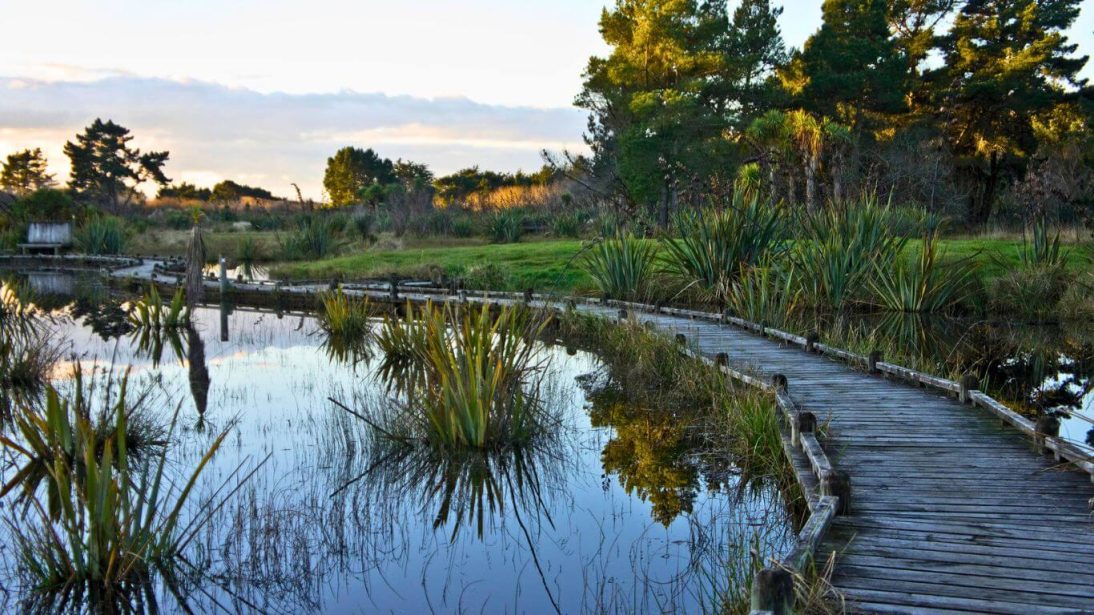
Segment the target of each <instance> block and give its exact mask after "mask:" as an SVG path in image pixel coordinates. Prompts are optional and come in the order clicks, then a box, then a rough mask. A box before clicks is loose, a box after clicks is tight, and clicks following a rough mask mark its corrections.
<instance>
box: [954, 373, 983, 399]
mask: <svg viewBox="0 0 1094 615" xmlns="http://www.w3.org/2000/svg"><path fill="white" fill-rule="evenodd" d="M958 385H959V386H960V390H959V391H958V393H957V398H958V399H959V400H961V403H963V404H971V403H972V392H973V391H975V390H976V389H978V388H980V383H979V382H977V380H976V376H973V375H972V374H965V375H964V376H961V380H960V382H958Z"/></svg>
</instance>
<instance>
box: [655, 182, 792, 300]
mask: <svg viewBox="0 0 1094 615" xmlns="http://www.w3.org/2000/svg"><path fill="white" fill-rule="evenodd" d="M741 194H742V193H741V192H738V193H737V196H735V198H734V200H733V202H732V203H730V204H729V205H728V206H727V207H725V208H722V209H710V210H706V211H702V212H698V213H696V212H692V211H685V212H681V213H680V214H678V215H677V216H676V218H675V227H676V237H673V238H671V239H666V240H664V241H663V242H662V246H663V250H664V255H665V267H666V269H667V271H668V272H669V273H670V274H671V275H673V276H675V277H676V278H677V279H678V280H680V282H681V283H683V284H684V285H687V286H693V287H696V288H697V289H698V290H699V291H701V292H702V293H706V294H707V295H708V296H709V295H711V294H712V293H715V292H717V291H718V290H719V289H722V288H725V287H727V286H729V284H730V283H732V282H733V281H734V280H736V279H737V277H738V276H739V275H741V272H742V271H743V270H746V269H747V268H748V267H751V266H752V265H755V264H756V263H758V262H759V261H760V260H761V259H762V258H763V257H764V256H765V255H770V254H778V253H779V252H781V250H782V249H783V248H782V239H783V234H784V226H785V223H784V220H783V216H782V212H781V211H780V210H779V208H778V207H774V206H772V205H770V204H768V203H766V202H762V201H760V199H759V198H757V197H755V196H753V197H752V198H750V199H748V200H747V201H745V200H744V197H743V196H740V195H741Z"/></svg>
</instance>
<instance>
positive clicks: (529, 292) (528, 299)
mask: <svg viewBox="0 0 1094 615" xmlns="http://www.w3.org/2000/svg"><path fill="white" fill-rule="evenodd" d="M535 294H536V292H535V289H534V288H525V289H524V304H525V305H528V304H530V303H532V297H533V296H534V295H535Z"/></svg>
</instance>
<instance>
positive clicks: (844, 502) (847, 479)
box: [820, 470, 851, 515]
mask: <svg viewBox="0 0 1094 615" xmlns="http://www.w3.org/2000/svg"><path fill="white" fill-rule="evenodd" d="M820 486H821V495H832V496H835V497H837V498H839V505H838V506H837V507H836V514H837V515H849V514H851V476H850V475H849V474H848V473H847V472H845V471H843V470H830V471H828V472H826V473H825V474H824V476H822V477H821V485H820Z"/></svg>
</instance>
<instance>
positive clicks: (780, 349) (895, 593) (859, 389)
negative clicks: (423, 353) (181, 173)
mask: <svg viewBox="0 0 1094 615" xmlns="http://www.w3.org/2000/svg"><path fill="white" fill-rule="evenodd" d="M138 271H140V272H141V273H143V271H144V270H138V269H121V270H118V271H116V272H115V274H114V275H116V276H121V277H137V278H141V277H143V276H142V275H141V273H137V272H138ZM162 281H163V280H162V278H161V282H162ZM221 284H222V285H223V286H220V285H217V284H211V285H210V288H211V289H213V290H216V289H217V288H226V286H227V284H228V283H227V281H223V282H221ZM392 286H393V287H392V288H384V287H383V286H381V285H371V286H369V285H360V286H357V287H347V288H346V292H347V293H354V294H368V295H369V296H372V297H374V298H376V299H387V300H389V301H400V302H402V301H406V300H411V301H425V300H427V299H432V300H434V301H497V302H525V303H529V304H532V305H538V306H543V307H549V308H555V309H573V310H577V311H579V312H582V313H587V314H591V315H596V316H600V317H604V318H610V319H615V318H621V317H627V318H636V319H639V320H641V321H645V322H650V323H652V324H653V325H654V326H656V327H657V328H658V329H660V330H662V331H664V332H666V333H668V334H670V335H675V336H677V339H678V340H680V341H681V343H682V344H684V345H685V346H686V348H687V349H688V351H689V352H691V353H693V354H694V355H695V356H696V357H699V358H702V359H703V360H705V361H707V362H709V363H711V364H712V365H716V366H718V367H719V368H720V369H723V370H724V371H726V372H727V373H729V374H731V375H732V376H734V377H735V378H738V379H740V380H743V381H745V382H748V383H750V384H754V385H757V386H761V387H765V388H769V389H772V390H774V392H775V394H776V398H777V400H778V405H779V407H780V408H781V410H782V412H783V415H784V416H783V425H784V427H785V433H784V442H783V444H784V448H785V450H786V452H787V454H788V455H789V457H790V459H791V460H792V461H793V465H794V468H795V471H796V473H797V476H798V479H799V482H800V483H801V484H802V487H803V491H804V493H805V494H806V498H807V501H808V504H809V508H810V511H811V515H810V518H809V520H808V522H807V523H806V524H805V527H804V528H803V529H802V531H801V534H800V537H799V541H798V544H797V545H795V547H794V549H793V550H792V551H791V552H790V553H787V554H784V556H783V557H780V558H778V560H777V561H774V562H772V563H771V566H769V567H768V568H766V569H765V570H764V571H762V572H761V573H760V574H759V575H757V578H756V580H755V583H754V588H753V610H754V613H762V612H771V613H776V614H781V613H789V612H792V611H793V597H792V596H793V589H794V576H793V575H794V573H796V572H798V571H800V570H801V569H802V568H804V567H805V565H806V564H807V562H808V561H809V560H810V559H813V560H815V561H818V562H823V561H825V560H827V559H828V557H829V555H830V554H832V553H834V554H835V557H836V560H835V561H836V565H835V571H834V575H833V577H832V579H831V582H832V584H833V586H834V587H835V589H836V590H837V591H838V593H839V594H840V595H841V596H842V597H843V598H845V599H846V601H847V606H848V609H849V610H852V611H861V612H870V613H1021V614H1032V613H1094V516H1092V511H1091V507H1092V506H1094V485H1092V476H1094V462H1092V460H1091V458H1090V454H1089V452H1088V451H1086V450H1084V449H1082V448H1080V447H1078V446H1077V445H1075V444H1073V443H1070V442H1067V441H1064V440H1061V439H1059V438H1056V437H1055V435H1056V434H1055V433H1052V432H1051V425H1048V424H1034V423H1031V422H1030V421H1029V420H1027V419H1025V418H1024V417H1021V416H1019V415H1017V414H1015V413H1014V412H1012V411H1010V410H1009V409H1007V408H1006V407H1005V406H1003V405H1002V404H1000V403H999V402H997V401H995V400H993V399H992V398H991V397H989V396H988V395H986V394H984V393H982V392H980V391H977V390H976V384H975V382H972V381H968V380H965V381H963V382H960V383H958V382H951V381H948V380H944V379H941V378H937V377H932V376H930V375H927V374H922V373H918V372H914V371H912V370H909V369H905V368H902V367H900V366H897V365H892V364H889V363H886V362H884V361H883V360H882V357H879V356H877V355H873V356H869V357H864V356H860V355H855V354H853V353H850V352H847V351H844V350H840V349H838V348H831V347H828V346H825V345H824V344H821V343H819V342H818V341H817V340H815V339H807V338H803V337H799V336H795V335H791V334H788V333H784V332H780V331H775V330H770V329H768V328H766V327H763V326H761V325H758V324H755V323H749V322H745V321H742V320H739V319H736V318H730V317H727V316H723V315H719V314H709V313H704V312H696V311H690V310H682V309H671V308H663V309H657V308H654V307H653V306H646V305H637V304H625V303H620V302H591V301H587V300H568V299H559V298H555V297H548V296H538V295H532V294H531V293H530V292H529V293H526V294H525V295H524V296H520V295H513V294H508V293H478V294H477V295H473V296H468V295H467V294H464V293H459V294H455V295H454V294H451V293H446V292H445V291H444V290H441V289H433V290H428V289H422V288H419V287H404V288H400V287H398V286H396V285H392ZM275 288H276V292H280V293H285V294H288V295H298V296H299V295H305V296H306V295H309V294H314V293H316V292H318V291H319V290H322V289H323V286H321V285H292V286H290V285H273V284H266V285H239V286H237V287H236V288H234V289H233V292H238V293H243V294H246V293H269V292H272V291H274V289H275Z"/></svg>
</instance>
